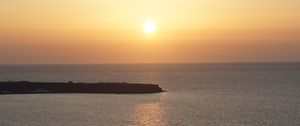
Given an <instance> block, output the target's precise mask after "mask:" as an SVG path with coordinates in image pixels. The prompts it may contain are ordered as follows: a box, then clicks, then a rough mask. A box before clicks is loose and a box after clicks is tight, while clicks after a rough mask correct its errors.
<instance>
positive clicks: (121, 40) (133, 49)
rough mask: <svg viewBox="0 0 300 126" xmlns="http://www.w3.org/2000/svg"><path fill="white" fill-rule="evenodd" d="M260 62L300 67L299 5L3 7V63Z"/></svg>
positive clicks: (195, 0)
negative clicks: (291, 62) (292, 64)
mask: <svg viewBox="0 0 300 126" xmlns="http://www.w3.org/2000/svg"><path fill="white" fill-rule="evenodd" d="M145 27H146V28H147V27H148V29H146V30H145ZM149 27H150V29H149ZM152 28H153V29H152ZM147 31H148V32H147ZM149 31H150V32H149ZM258 61H300V1H299V0H84V1H83V0H54V1H53V0H1V1H0V64H73V63H74V64H80V63H189V62H192V63H194V62H258Z"/></svg>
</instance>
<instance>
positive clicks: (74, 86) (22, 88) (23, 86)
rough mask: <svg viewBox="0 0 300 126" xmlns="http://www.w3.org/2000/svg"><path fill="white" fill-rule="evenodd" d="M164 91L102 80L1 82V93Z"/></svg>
mask: <svg viewBox="0 0 300 126" xmlns="http://www.w3.org/2000/svg"><path fill="white" fill-rule="evenodd" d="M159 92H164V91H163V90H162V89H161V88H160V87H159V85H157V84H142V83H126V82H100V83H80V82H77V83H74V82H72V81H70V82H29V81H7V82H0V94H40V93H112V94H134V93H159Z"/></svg>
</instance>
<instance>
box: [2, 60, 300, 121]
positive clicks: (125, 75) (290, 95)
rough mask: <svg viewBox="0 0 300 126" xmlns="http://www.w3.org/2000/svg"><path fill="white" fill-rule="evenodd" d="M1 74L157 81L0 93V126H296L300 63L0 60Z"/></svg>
mask: <svg viewBox="0 0 300 126" xmlns="http://www.w3.org/2000/svg"><path fill="white" fill-rule="evenodd" d="M0 80H1V81H7V80H27V81H70V80H72V81H78V82H99V81H116V82H144V83H158V84H160V85H161V87H162V88H163V89H164V90H167V92H165V93H158V94H134V95H123V94H121V95H117V94H34V95H0V126H100V125H107V126H108V125H139V126H140V125H145V126H159V125H161V126H164V125H172V126H173V125H178V126H184V125H186V126H199V125H205V126H206V125H208V126H210V125H211V126H215V125H217V126H241V125H242V126H262V125H268V126H299V125H300V63H244V64H238V63H225V64H131V65H1V66H0Z"/></svg>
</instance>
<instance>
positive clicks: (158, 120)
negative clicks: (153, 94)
mask: <svg viewBox="0 0 300 126" xmlns="http://www.w3.org/2000/svg"><path fill="white" fill-rule="evenodd" d="M164 95H165V94H164V93H162V94H160V98H159V100H157V101H151V102H147V103H142V104H138V105H136V106H135V107H134V114H133V117H132V118H133V120H134V124H135V125H142V126H166V125H167V123H166V122H167V120H166V117H165V116H164V115H165V109H164V107H163V103H162V101H163V99H164Z"/></svg>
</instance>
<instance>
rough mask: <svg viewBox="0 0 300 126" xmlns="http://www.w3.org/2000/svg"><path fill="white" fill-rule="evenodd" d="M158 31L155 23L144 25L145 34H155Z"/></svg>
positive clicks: (149, 22)
mask: <svg viewBox="0 0 300 126" xmlns="http://www.w3.org/2000/svg"><path fill="white" fill-rule="evenodd" d="M155 30H156V25H155V23H154V22H153V21H147V22H145V23H144V32H145V33H148V34H150V33H154V32H155Z"/></svg>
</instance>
